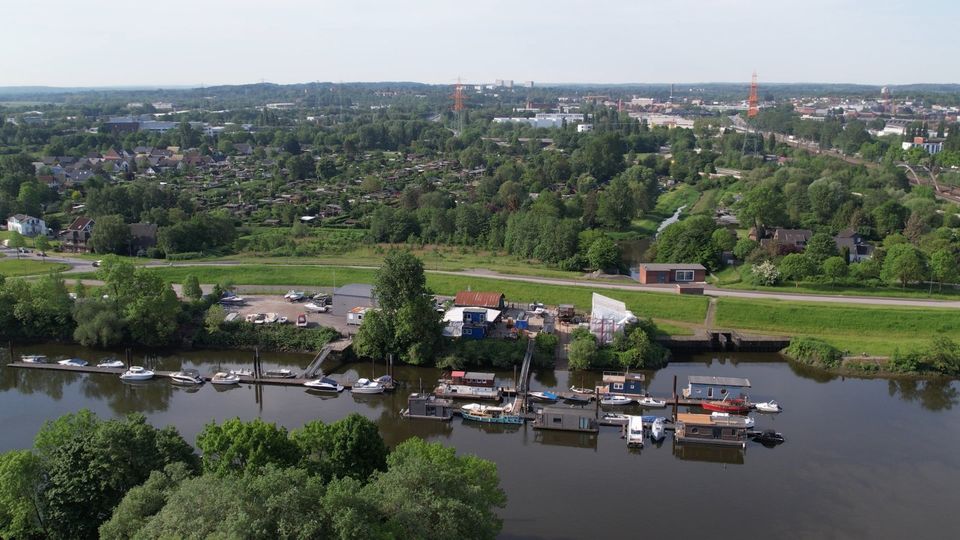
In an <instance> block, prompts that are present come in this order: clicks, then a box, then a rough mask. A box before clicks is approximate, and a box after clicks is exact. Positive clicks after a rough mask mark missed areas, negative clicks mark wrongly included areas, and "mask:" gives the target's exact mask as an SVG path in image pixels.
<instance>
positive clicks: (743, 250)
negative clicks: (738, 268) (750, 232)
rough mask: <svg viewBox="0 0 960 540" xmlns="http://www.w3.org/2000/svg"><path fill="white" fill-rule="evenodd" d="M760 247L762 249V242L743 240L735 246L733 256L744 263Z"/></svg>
mask: <svg viewBox="0 0 960 540" xmlns="http://www.w3.org/2000/svg"><path fill="white" fill-rule="evenodd" d="M758 247H760V242H757V241H756V240H752V239H750V238H741V239H739V240H737V243H736V245H735V246H733V256H734V257H736V258H738V259H740V260H741V261H742V260H744V259H746V258H747V256H748V255H750V254H751V253H753V252H754V251H755V250H756V249H757V248H758Z"/></svg>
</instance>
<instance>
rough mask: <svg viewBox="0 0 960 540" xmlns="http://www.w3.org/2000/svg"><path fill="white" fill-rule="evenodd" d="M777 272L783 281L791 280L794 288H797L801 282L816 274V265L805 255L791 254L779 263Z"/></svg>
mask: <svg viewBox="0 0 960 540" xmlns="http://www.w3.org/2000/svg"><path fill="white" fill-rule="evenodd" d="M779 270H780V275H781V276H783V277H784V279H789V280H792V281H793V284H794V286H796V287H799V286H800V281H801V280H803V279H804V278H808V277H810V276H812V275H813V274H814V273H816V271H817V265H816V263H815V262H814V261H813V260H812V259H811V258H810V257H808V256H806V255H803V254H801V253H791V254H789V255H787V256H786V257H784V258H783V259H782V260H781V261H780V265H779Z"/></svg>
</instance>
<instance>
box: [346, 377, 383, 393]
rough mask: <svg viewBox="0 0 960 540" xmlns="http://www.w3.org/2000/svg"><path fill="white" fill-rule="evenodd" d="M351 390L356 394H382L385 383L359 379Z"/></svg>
mask: <svg viewBox="0 0 960 540" xmlns="http://www.w3.org/2000/svg"><path fill="white" fill-rule="evenodd" d="M350 391H351V392H353V393H354V394H382V393H383V385H382V384H380V383H378V382H376V381H371V380H370V379H357V382H355V383H353V386H351V387H350Z"/></svg>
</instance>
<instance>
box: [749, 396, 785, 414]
mask: <svg viewBox="0 0 960 540" xmlns="http://www.w3.org/2000/svg"><path fill="white" fill-rule="evenodd" d="M753 406H754V407H755V408H756V409H757V410H758V411H760V412H770V413H777V412H780V411H782V410H783V407H781V406H780V404H779V403H777V402H776V401H774V400H772V399H771V400H770V401H761V402H760V403H755V404H754V405H753Z"/></svg>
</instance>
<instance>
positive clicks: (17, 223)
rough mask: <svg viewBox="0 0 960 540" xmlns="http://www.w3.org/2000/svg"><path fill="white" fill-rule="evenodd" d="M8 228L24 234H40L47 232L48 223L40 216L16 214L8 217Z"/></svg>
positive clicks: (31, 235)
mask: <svg viewBox="0 0 960 540" xmlns="http://www.w3.org/2000/svg"><path fill="white" fill-rule="evenodd" d="M7 230H8V231H17V232H18V233H20V234H22V235H23V236H30V237H33V236H40V235H43V234H47V224H46V223H44V222H43V220H42V219H40V218H35V217H32V216H28V215H25V214H16V215H13V216H10V217H8V218H7Z"/></svg>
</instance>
